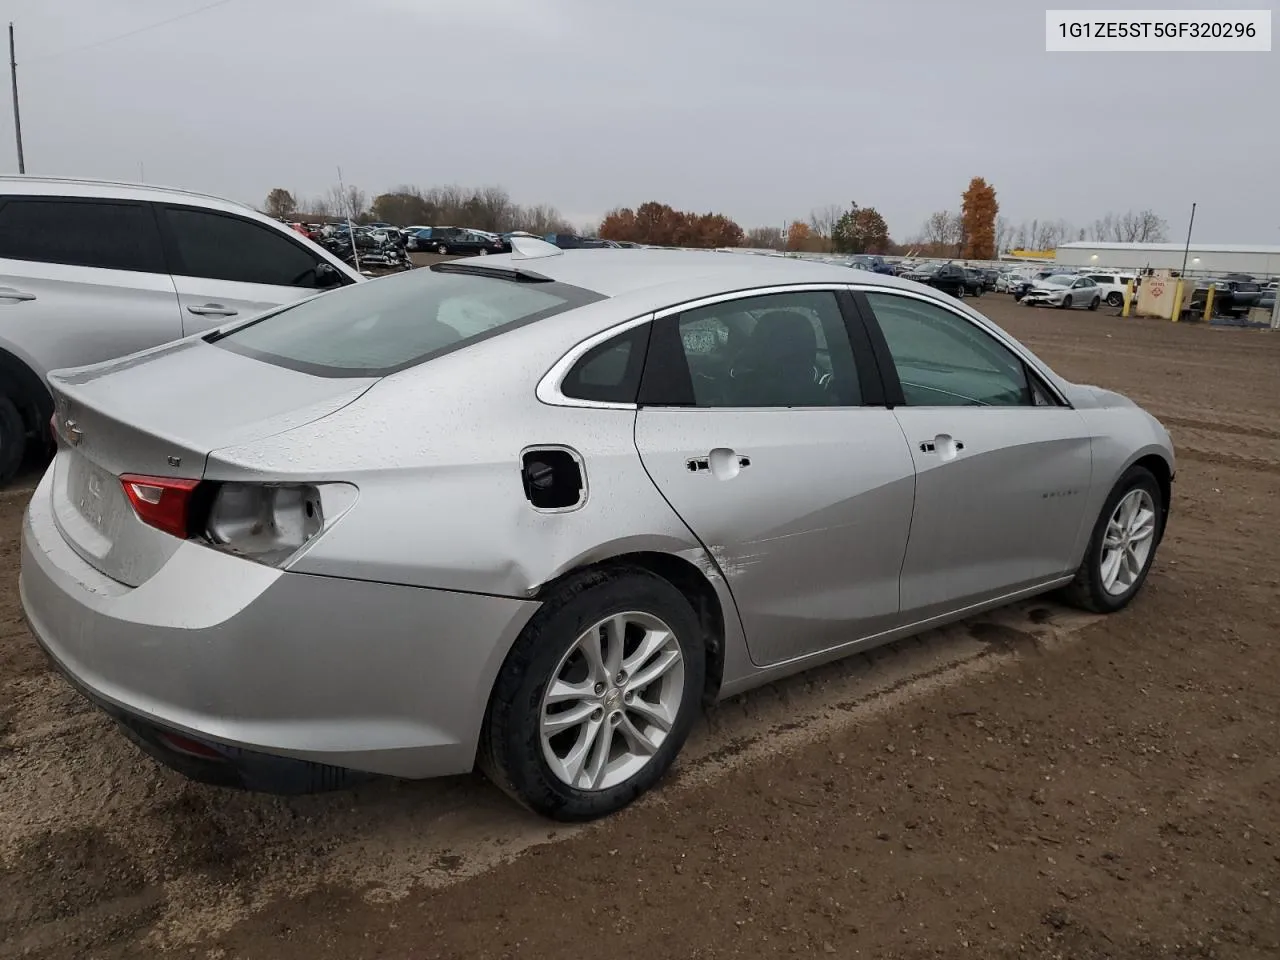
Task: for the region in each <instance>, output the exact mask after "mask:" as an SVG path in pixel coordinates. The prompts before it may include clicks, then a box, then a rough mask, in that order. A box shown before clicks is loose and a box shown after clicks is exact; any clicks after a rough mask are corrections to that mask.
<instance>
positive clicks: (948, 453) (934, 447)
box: [920, 433, 964, 460]
mask: <svg viewBox="0 0 1280 960" xmlns="http://www.w3.org/2000/svg"><path fill="white" fill-rule="evenodd" d="M963 449H964V441H963V440H957V439H956V438H955V437H952V436H950V435H949V434H945V433H940V434H938V435H937V436H936V437H934V438H933V439H932V440H921V441H920V452H921V453H937V454H941V456H942V459H943V460H950V459H951V458H952V457H954V456H955V455H956V454H957V453H959V452H960V451H961V450H963Z"/></svg>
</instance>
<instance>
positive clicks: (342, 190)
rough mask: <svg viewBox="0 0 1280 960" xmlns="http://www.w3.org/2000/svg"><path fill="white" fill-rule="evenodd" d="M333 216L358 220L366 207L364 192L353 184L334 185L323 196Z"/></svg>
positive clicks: (367, 200)
mask: <svg viewBox="0 0 1280 960" xmlns="http://www.w3.org/2000/svg"><path fill="white" fill-rule="evenodd" d="M325 199H326V200H327V201H328V204H329V207H330V209H332V210H333V214H334V216H338V217H344V218H350V219H351V220H353V221H354V220H359V219H360V218H361V217H362V216H363V215H364V212H365V210H366V209H367V207H368V203H369V198H368V197H367V196H366V195H365V192H364V191H363V190H361V189H360V188H359V187H357V186H355V185H354V184H348V185H346V186H345V187H340V186H338V185H337V184H336V183H335V184H334V185H333V186H332V187H330V188H329V192H328V193H327V194H325Z"/></svg>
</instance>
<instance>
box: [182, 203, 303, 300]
mask: <svg viewBox="0 0 1280 960" xmlns="http://www.w3.org/2000/svg"><path fill="white" fill-rule="evenodd" d="M163 216H164V218H165V222H166V223H167V225H168V227H169V235H170V237H171V238H172V243H173V246H174V254H175V259H176V261H177V262H175V263H174V265H173V272H174V273H175V274H177V275H178V276H183V277H203V278H205V279H209V280H232V281H238V282H240V283H265V284H270V285H271V286H276V287H306V288H317V287H318V286H319V283H318V282H317V275H316V265H317V263H318V262H319V260H318V259H317V258H316V256H315V254H314V253H312V252H311V251H310V250H307V249H306V248H305V247H303V246H302V245H301V244H300V243H297V242H296V241H294V240H292V239H290V238H289V237H287V236H285V235H284V233H283V232H282V231H279V230H273V229H272V228H271V227H267V226H264V225H262V224H260V223H254V222H253V221H252V220H244V219H241V218H240V217H237V216H233V215H231V214H223V213H213V212H211V211H208V210H196V209H192V208H187V207H166V208H164V210H163Z"/></svg>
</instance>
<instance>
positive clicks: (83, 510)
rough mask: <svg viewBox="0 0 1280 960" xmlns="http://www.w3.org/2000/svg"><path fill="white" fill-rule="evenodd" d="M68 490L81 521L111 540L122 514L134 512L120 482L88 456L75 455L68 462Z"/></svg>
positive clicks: (69, 498) (68, 496)
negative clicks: (129, 511)
mask: <svg viewBox="0 0 1280 960" xmlns="http://www.w3.org/2000/svg"><path fill="white" fill-rule="evenodd" d="M66 491H67V500H68V501H69V502H70V504H71V506H72V507H73V508H74V509H75V512H76V513H77V514H79V515H80V518H81V519H82V520H84V521H85V522H86V523H88V525H89V526H90V527H92V528H93V529H94V530H96V531H97V532H98V533H100V534H102V535H103V536H105V537H106V538H107V539H108V540H112V539H114V535H115V534H116V533H117V532H118V530H119V526H120V517H121V516H122V512H123V511H125V510H128V509H131V508H130V507H129V505H128V503H127V502H126V501H125V496H124V490H123V489H121V487H120V481H119V480H118V479H117V478H116V477H115V476H114V475H112V474H111V473H109V472H107V471H106V470H104V469H102V467H99V466H98V465H97V464H96V463H94V462H93V461H91V460H89V459H88V458H87V457H84V456H82V455H80V454H77V453H73V454H72V455H71V456H70V458H69V460H68V463H67V486H66Z"/></svg>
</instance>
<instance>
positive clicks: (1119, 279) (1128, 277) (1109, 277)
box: [1087, 273, 1136, 307]
mask: <svg viewBox="0 0 1280 960" xmlns="http://www.w3.org/2000/svg"><path fill="white" fill-rule="evenodd" d="M1087 276H1088V277H1089V279H1090V280H1092V281H1093V282H1094V283H1096V284H1097V285H1098V291H1099V292H1100V293H1101V294H1102V299H1103V300H1105V301H1106V302H1107V305H1108V306H1112V307H1119V306H1123V305H1124V288H1125V285H1126V284H1130V283H1133V282H1134V281H1135V279H1136V278H1135V277H1134V275H1133V274H1131V273H1090V274H1087Z"/></svg>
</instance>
